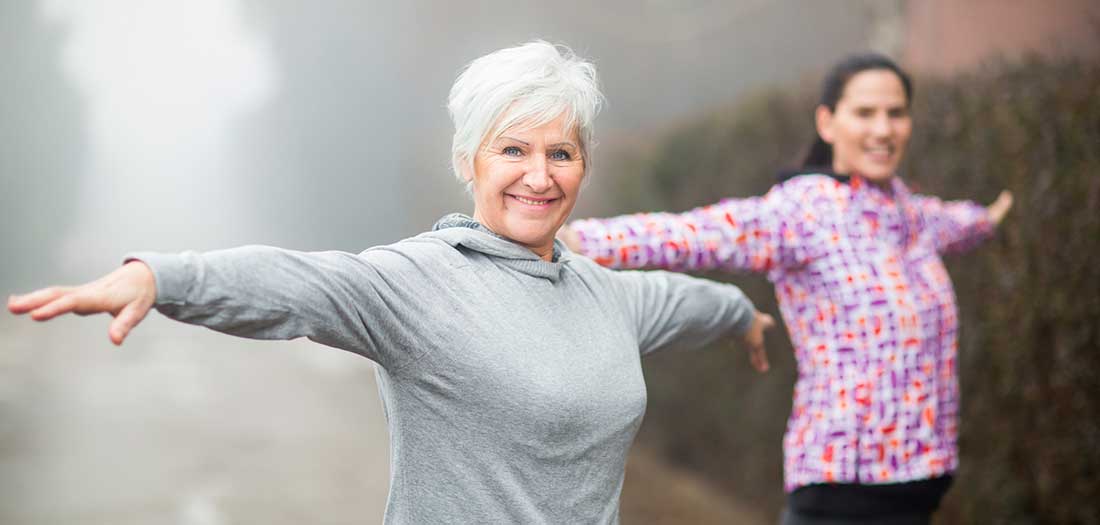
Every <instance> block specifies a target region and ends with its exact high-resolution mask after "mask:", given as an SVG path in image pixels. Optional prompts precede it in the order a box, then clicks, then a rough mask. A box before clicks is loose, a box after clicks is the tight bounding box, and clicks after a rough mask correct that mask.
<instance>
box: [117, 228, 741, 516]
mask: <svg viewBox="0 0 1100 525" xmlns="http://www.w3.org/2000/svg"><path fill="white" fill-rule="evenodd" d="M555 256H556V257H555V260H554V262H546V261H544V260H542V259H540V258H539V257H538V256H537V255H535V254H534V253H532V252H531V251H530V250H528V249H526V248H524V247H522V246H519V245H517V244H514V243H512V242H510V241H508V240H506V239H503V238H500V237H498V236H496V235H494V234H492V233H491V232H489V231H488V230H486V229H485V228H484V227H482V226H481V225H479V224H478V223H476V222H474V221H473V220H472V219H470V218H469V217H466V216H463V215H458V214H454V215H449V216H447V217H444V218H443V219H441V220H440V222H439V223H437V224H436V227H435V230H434V231H431V232H427V233H423V234H420V235H418V236H416V237H412V238H409V239H405V240H403V241H400V242H397V243H395V244H392V245H389V246H380V247H376V248H371V249H368V250H366V251H364V252H362V253H360V254H359V255H353V254H350V253H342V252H319V253H302V252H294V251H288V250H281V249H277V248H269V247H260V246H248V247H242V248H236V249H231V250H223V251H215V252H208V253H203V254H198V253H194V252H188V253H183V254H180V255H164V254H153V253H141V254H135V255H133V256H131V257H130V258H132V259H139V260H141V261H144V262H145V263H146V264H148V265H149V266H150V268H152V270H153V273H154V274H155V276H156V282H157V303H156V308H157V310H159V311H160V312H161V313H162V314H164V315H167V316H168V317H171V318H173V319H177V320H179V321H183V322H187V323H193V324H199V325H202V326H206V327H208V328H211V329H214V330H217V331H220V332H225V333H229V334H233V335H238V336H243V337H250V338H257V339H293V338H296V337H302V336H305V337H308V338H309V339H311V340H313V341H316V342H318V343H321V344H325V345H328V346H333V347H336V348H340V349H344V350H348V351H351V352H355V353H357V354H360V355H363V356H365V357H367V358H370V359H371V360H373V361H375V362H376V363H378V364H379V365H380V367H379V369H378V375H379V378H380V382H379V384H380V389H381V393H382V399H383V403H384V405H385V408H386V415H387V417H388V419H389V426H390V436H391V440H390V441H391V458H392V459H391V471H392V472H391V480H390V495H389V501H388V503H387V507H386V523H401V524H404V523H617V522H618V512H619V494H620V491H621V489H622V481H623V468H624V464H625V461H626V454H627V450H628V449H629V448H630V444H631V442H632V441H633V439H634V435H635V433H636V432H637V429H638V426H639V425H640V424H641V421H642V415H643V413H644V412H645V406H646V391H645V383H644V382H643V379H642V368H641V357H642V356H643V355H645V354H649V353H651V352H656V351H658V350H661V349H664V348H667V347H671V346H676V347H679V348H694V347H700V346H703V345H705V344H707V343H709V342H711V341H715V340H717V339H719V338H721V337H723V336H729V335H732V334H739V333H742V332H744V331H745V330H747V329H748V326H749V324H750V323H751V321H752V316H753V311H754V310H753V306H752V304H751V303H750V302H749V301H748V300H747V299H746V298H745V296H744V295H743V294H742V293H741V291H740V290H738V289H737V288H736V287H734V286H730V285H725V284H719V283H714V282H710V281H705V280H701V279H695V278H691V277H687V276H683V275H677V274H670V273H665V272H614V271H611V270H607V269H604V268H601V267H599V266H598V265H596V264H595V263H593V262H592V261H590V260H589V259H586V258H583V257H580V256H576V255H573V254H572V253H569V252H568V251H567V250H566V249H565V248H564V247H563V246H561V245H560V244H558V245H557V246H556V249H555Z"/></svg>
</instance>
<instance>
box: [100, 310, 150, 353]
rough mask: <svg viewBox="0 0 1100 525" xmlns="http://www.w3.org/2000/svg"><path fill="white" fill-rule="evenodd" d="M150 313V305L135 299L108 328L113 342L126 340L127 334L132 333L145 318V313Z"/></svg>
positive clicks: (118, 343) (118, 342)
mask: <svg viewBox="0 0 1100 525" xmlns="http://www.w3.org/2000/svg"><path fill="white" fill-rule="evenodd" d="M147 313H149V306H147V305H145V304H143V303H142V302H141V301H134V302H132V303H130V304H128V305H126V307H125V308H123V309H122V311H121V312H119V313H118V315H117V316H115V319H114V320H113V321H111V326H110V328H108V329H107V335H108V336H109V337H110V338H111V342H112V343H114V344H116V345H121V344H122V341H124V340H126V336H127V335H130V331H131V330H133V329H134V327H135V326H137V325H138V323H140V322H141V321H142V319H145V314H147Z"/></svg>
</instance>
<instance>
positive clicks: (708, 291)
mask: <svg viewBox="0 0 1100 525" xmlns="http://www.w3.org/2000/svg"><path fill="white" fill-rule="evenodd" d="M614 277H615V278H617V279H618V280H619V281H620V283H621V284H622V285H623V290H624V294H625V295H626V297H625V300H624V301H623V304H625V305H626V307H627V315H628V317H629V320H630V322H631V323H633V326H634V328H635V333H636V334H637V336H638V348H639V350H640V351H641V354H642V355H643V356H644V355H647V354H650V353H653V352H658V351H661V350H664V349H666V348H669V347H676V348H684V349H695V348H700V347H703V346H706V345H707V344H709V343H711V342H714V341H716V340H718V339H720V338H722V337H728V336H731V335H740V334H743V333H745V332H746V331H747V330H748V329H749V326H750V325H751V324H752V320H753V315H754V314H755V312H756V308H755V307H754V306H753V304H752V302H750V301H749V299H748V298H747V297H745V294H744V293H742V292H741V289H740V288H737V287H736V286H733V285H730V284H723V283H718V282H714V281H708V280H705V279H699V278H696V277H690V276H687V275H681V274H674V273H669V272H664V271H651V272H642V271H626V272H615V274H614Z"/></svg>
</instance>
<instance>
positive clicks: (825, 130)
mask: <svg viewBox="0 0 1100 525" xmlns="http://www.w3.org/2000/svg"><path fill="white" fill-rule="evenodd" d="M814 125H816V126H817V134H818V135H820V136H821V140H824V141H825V143H826V144H832V143H833V112H832V111H831V110H830V109H829V106H826V105H824V104H820V105H818V106H817V110H816V111H814Z"/></svg>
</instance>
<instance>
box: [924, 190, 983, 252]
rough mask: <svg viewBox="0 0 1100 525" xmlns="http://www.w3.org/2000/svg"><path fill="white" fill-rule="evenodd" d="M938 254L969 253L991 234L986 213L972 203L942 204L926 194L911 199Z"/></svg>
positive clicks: (945, 202)
mask: <svg viewBox="0 0 1100 525" xmlns="http://www.w3.org/2000/svg"><path fill="white" fill-rule="evenodd" d="M911 202H913V203H914V204H915V205H916V207H917V208H918V209H919V210H920V213H921V216H922V217H923V219H924V220H923V224H924V228H925V230H927V231H928V232H929V233H931V235H932V239H933V242H934V243H935V246H936V251H937V252H939V253H941V254H949V253H961V252H965V251H967V250H970V249H972V248H974V247H976V246H977V245H978V244H980V243H981V242H982V241H984V240H986V239H988V238H989V237H991V236H992V235H993V223H992V222H991V221H990V220H989V210H987V209H986V207H985V206H982V205H980V204H977V203H975V202H972V201H943V200H940V199H939V198H937V197H931V196H928V195H913V196H912V197H911Z"/></svg>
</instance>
